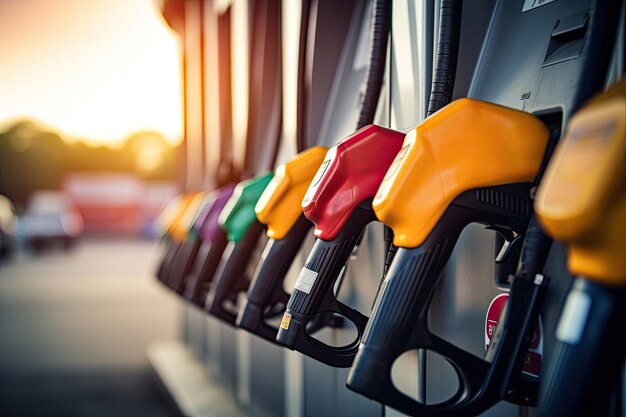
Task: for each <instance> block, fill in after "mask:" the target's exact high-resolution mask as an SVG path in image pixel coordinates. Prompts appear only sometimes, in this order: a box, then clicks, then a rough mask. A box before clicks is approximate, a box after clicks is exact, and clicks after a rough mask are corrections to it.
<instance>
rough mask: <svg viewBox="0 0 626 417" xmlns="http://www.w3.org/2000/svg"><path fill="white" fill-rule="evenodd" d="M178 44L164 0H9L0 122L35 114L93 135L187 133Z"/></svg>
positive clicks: (73, 133)
mask: <svg viewBox="0 0 626 417" xmlns="http://www.w3.org/2000/svg"><path fill="white" fill-rule="evenodd" d="M179 46H180V45H179V39H178V37H177V35H176V34H175V33H174V32H173V31H172V30H171V29H170V28H169V27H168V26H167V25H166V23H165V22H164V20H163V19H162V17H161V15H160V12H159V10H158V3H157V2H156V1H155V0H0V51H1V52H2V57H1V60H0V131H2V130H3V129H4V128H6V127H7V125H10V123H11V122H13V121H14V120H15V119H17V118H29V119H34V120H37V121H39V122H41V123H43V124H44V125H45V126H47V127H50V128H52V129H54V130H56V131H58V132H60V133H61V134H62V135H63V136H64V137H67V138H68V139H70V140H76V139H84V140H86V141H87V142H88V143H90V144H94V145H99V144H110V145H115V144H116V143H120V142H121V141H122V140H123V139H124V138H125V137H127V136H128V135H129V134H131V133H133V132H136V131H138V130H156V131H158V132H160V133H162V134H163V135H164V136H165V138H166V139H167V140H168V142H170V143H178V142H179V141H180V139H181V135H182V108H181V92H180V91H181V80H180V71H181V61H180V55H179V54H180V51H179Z"/></svg>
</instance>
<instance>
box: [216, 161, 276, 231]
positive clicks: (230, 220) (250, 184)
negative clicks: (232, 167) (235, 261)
mask: <svg viewBox="0 0 626 417" xmlns="http://www.w3.org/2000/svg"><path fill="white" fill-rule="evenodd" d="M273 176H274V173H273V172H271V171H270V172H267V173H265V174H261V175H258V176H256V177H254V178H252V179H249V180H246V181H242V182H240V183H239V184H237V186H236V187H235V191H234V192H233V195H232V196H231V197H230V199H229V200H228V202H227V203H226V206H225V207H224V209H223V210H222V212H221V213H220V216H219V223H220V227H221V228H222V230H224V231H225V232H226V235H227V238H228V240H229V241H231V242H235V243H237V242H239V241H240V240H241V239H242V238H243V237H244V235H245V234H246V231H247V230H248V227H250V225H251V224H252V222H254V221H255V220H256V214H255V212H254V206H255V205H256V203H257V201H258V200H259V198H260V197H261V194H262V193H263V190H265V187H267V185H268V184H269V182H270V181H271V180H272V177H273Z"/></svg>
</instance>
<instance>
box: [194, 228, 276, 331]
mask: <svg viewBox="0 0 626 417" xmlns="http://www.w3.org/2000/svg"><path fill="white" fill-rule="evenodd" d="M264 230H265V226H264V225H262V224H261V223H259V222H258V221H257V220H255V221H253V222H252V224H250V226H249V227H248V230H247V231H246V233H245V235H244V236H243V238H242V239H241V240H240V241H239V242H237V243H236V244H235V246H234V248H233V250H232V252H231V253H230V256H229V257H228V259H226V260H225V261H223V265H222V269H221V271H218V274H217V276H216V277H215V279H214V281H213V285H212V287H211V290H210V291H209V295H208V297H207V300H206V303H205V309H206V310H207V311H208V312H209V313H210V314H211V315H213V316H215V317H217V318H219V319H220V320H222V321H224V322H226V323H228V324H230V325H232V326H235V322H236V321H237V307H236V306H237V296H238V295H239V293H240V292H244V291H246V290H247V289H248V284H249V282H250V278H249V275H248V274H247V269H248V266H249V264H250V261H251V256H252V254H253V252H254V249H255V248H256V246H257V244H258V243H259V239H260V238H261V236H262V235H263V231H264ZM227 303H231V305H230V306H227Z"/></svg>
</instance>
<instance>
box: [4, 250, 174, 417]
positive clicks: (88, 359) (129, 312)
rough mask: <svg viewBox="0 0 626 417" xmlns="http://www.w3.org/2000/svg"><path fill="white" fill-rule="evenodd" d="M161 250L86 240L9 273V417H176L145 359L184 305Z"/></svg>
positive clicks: (24, 257) (10, 267)
mask: <svg viewBox="0 0 626 417" xmlns="http://www.w3.org/2000/svg"><path fill="white" fill-rule="evenodd" d="M159 256H160V253H159V250H158V248H157V245H156V243H154V242H148V241H142V240H131V239H114V238H101V239H94V238H89V239H83V241H82V242H80V244H79V245H78V247H76V248H75V250H73V251H71V252H69V253H65V252H63V250H61V249H54V250H50V251H48V252H45V253H44V254H42V255H41V256H34V255H32V254H23V253H22V254H18V255H17V256H16V257H15V258H14V259H13V260H12V261H11V262H8V263H3V264H2V265H0V416H3V417H4V416H29V417H30V416H45V417H49V416H59V417H61V416H64V417H65V416H68V417H70V416H81V417H82V416H144V415H145V416H156V417H158V416H168V415H171V408H170V407H169V404H168V403H167V402H166V399H165V398H164V397H163V396H162V393H161V391H160V389H159V387H158V386H157V385H156V380H155V379H154V378H153V376H152V374H151V370H150V368H149V366H148V363H147V359H146V356H145V352H146V346H147V344H149V343H150V342H151V341H155V340H167V339H175V338H176V337H177V334H176V332H177V329H178V320H179V317H180V304H179V303H178V301H177V300H176V299H175V297H174V296H173V295H172V294H171V293H169V292H168V291H167V290H165V289H164V288H162V287H161V286H160V285H159V284H158V283H157V282H156V280H155V279H154V278H153V277H152V275H153V271H154V270H155V267H156V262H157V260H158V258H159Z"/></svg>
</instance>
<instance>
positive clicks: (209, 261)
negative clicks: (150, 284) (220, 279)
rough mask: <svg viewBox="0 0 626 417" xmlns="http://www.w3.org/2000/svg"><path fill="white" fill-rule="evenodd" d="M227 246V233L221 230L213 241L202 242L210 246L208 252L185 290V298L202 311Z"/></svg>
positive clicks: (202, 256)
mask: <svg viewBox="0 0 626 417" xmlns="http://www.w3.org/2000/svg"><path fill="white" fill-rule="evenodd" d="M227 244H228V241H227V240H226V233H224V232H223V231H221V229H220V231H219V233H218V234H217V236H215V237H214V238H213V239H211V240H210V241H208V242H207V241H205V242H202V246H204V247H206V246H207V245H208V250H207V251H206V253H205V254H202V255H201V262H202V264H201V265H200V268H199V269H198V272H197V274H196V275H195V277H192V281H190V282H189V284H188V286H187V288H186V290H185V298H187V299H188V300H189V301H191V303H192V304H194V305H196V306H198V307H200V308H202V309H204V303H205V302H206V298H207V295H208V294H209V290H210V289H211V284H212V282H213V277H214V276H215V272H216V271H217V268H218V267H219V265H220V260H221V259H222V254H223V253H224V250H225V249H226V245H227ZM202 246H201V248H200V252H201V253H202V252H203V250H202V249H203V248H202Z"/></svg>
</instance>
